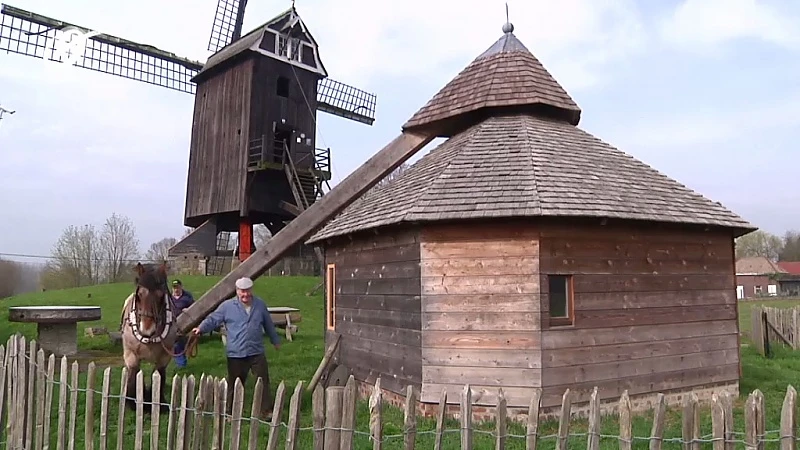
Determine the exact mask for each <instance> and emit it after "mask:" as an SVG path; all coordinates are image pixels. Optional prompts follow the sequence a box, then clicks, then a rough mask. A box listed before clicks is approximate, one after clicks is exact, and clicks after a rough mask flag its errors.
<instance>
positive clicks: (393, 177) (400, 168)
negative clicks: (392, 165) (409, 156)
mask: <svg viewBox="0 0 800 450" xmlns="http://www.w3.org/2000/svg"><path fill="white" fill-rule="evenodd" d="M409 167H410V166H409V165H408V163H403V164H400V165H399V166H398V167H397V168H396V169H394V170H393V171H392V172H391V173H389V175H386V176H385V177H383V179H382V180H381V181H379V182H378V184H376V185H375V187H378V186H385V185H387V184H389V183H391V182H392V181H394V180H396V179H397V178H399V177H400V176H401V175H403V173H405V171H406V170H408V168H409Z"/></svg>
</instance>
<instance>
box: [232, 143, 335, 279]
mask: <svg viewBox="0 0 800 450" xmlns="http://www.w3.org/2000/svg"><path fill="white" fill-rule="evenodd" d="M265 141H266V137H265V136H261V137H259V138H257V139H253V140H251V141H250V143H249V146H248V155H247V170H248V171H249V172H255V171H258V170H264V169H276V170H282V171H283V172H284V174H285V175H286V180H287V181H288V183H289V188H290V189H291V191H292V197H294V204H289V203H287V202H284V203H283V204H282V205H281V206H282V207H283V208H284V209H285V210H287V211H290V212H292V213H293V214H294V215H295V216H299V215H300V214H301V213H302V212H303V211H305V210H306V209H308V207H309V206H311V205H312V204H314V203H315V202H316V201H317V200H319V199H320V198H322V196H323V195H325V193H326V192H328V191H330V189H331V187H330V184H329V182H328V180H329V179H330V173H331V152H330V149H323V148H317V149H314V153H313V154H309V155H307V156H303V157H301V158H300V159H295V157H293V156H292V154H291V153H290V151H289V147H288V145H287V143H286V141H284V140H281V139H275V140H274V141H273V142H272V145H267V143H266V142H265ZM308 158H311V159H313V161H311V164H308V161H306V159H308ZM314 253H315V254H316V256H317V259H318V260H319V263H320V265H322V264H323V261H324V259H323V256H322V251H321V250H320V249H319V248H314Z"/></svg>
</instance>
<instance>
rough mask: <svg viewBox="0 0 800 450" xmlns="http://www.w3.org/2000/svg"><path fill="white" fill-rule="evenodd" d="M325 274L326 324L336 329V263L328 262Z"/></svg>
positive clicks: (331, 328) (330, 328) (329, 327)
mask: <svg viewBox="0 0 800 450" xmlns="http://www.w3.org/2000/svg"><path fill="white" fill-rule="evenodd" d="M327 269H328V270H327V273H326V276H325V283H326V284H325V303H326V308H325V309H326V312H327V316H326V325H327V327H328V329H329V330H335V329H336V264H328V266H327Z"/></svg>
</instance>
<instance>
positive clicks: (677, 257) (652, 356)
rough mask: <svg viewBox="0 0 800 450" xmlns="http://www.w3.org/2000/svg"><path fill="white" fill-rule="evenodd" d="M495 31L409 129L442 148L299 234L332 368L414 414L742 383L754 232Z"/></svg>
mask: <svg viewBox="0 0 800 450" xmlns="http://www.w3.org/2000/svg"><path fill="white" fill-rule="evenodd" d="M503 31H504V34H503V36H502V37H501V38H500V39H499V40H498V41H497V42H496V43H495V44H493V45H492V46H491V47H490V48H489V49H488V50H486V51H485V52H484V53H483V54H481V55H480V56H479V57H478V58H476V59H475V60H474V61H473V62H472V63H471V64H469V65H468V66H467V67H466V68H465V69H464V70H463V71H462V72H461V73H459V74H458V75H457V76H456V77H455V78H454V79H453V80H452V81H450V82H449V83H448V84H447V85H446V86H445V87H444V88H443V89H442V90H441V91H440V92H439V93H437V94H436V95H435V96H434V97H433V98H432V99H431V100H430V101H429V102H428V103H427V104H426V105H425V106H424V107H422V108H421V109H420V110H419V111H418V112H417V113H416V114H414V116H413V117H412V118H411V119H410V120H409V121H408V122H407V123H406V124H405V125H404V128H405V129H406V130H423V129H424V130H426V131H430V132H435V133H436V135H438V136H441V137H445V138H448V139H447V140H446V141H445V142H444V143H443V144H441V145H440V146H438V147H437V148H435V149H433V150H432V151H430V153H428V154H427V155H425V156H424V157H422V158H421V159H420V160H419V161H418V162H417V163H415V164H414V165H412V166H411V167H409V168H408V169H407V170H406V171H405V172H404V173H403V174H402V175H401V176H400V177H398V178H396V179H395V180H393V181H392V182H391V183H388V184H387V185H385V186H382V187H380V188H376V189H375V190H374V191H372V192H370V193H369V195H367V196H364V197H362V198H360V199H358V200H357V201H355V202H354V203H353V204H351V205H350V206H349V207H348V208H346V209H345V210H344V211H343V212H342V213H341V214H339V215H338V216H336V217H335V218H334V219H333V220H331V221H330V222H329V223H327V224H326V225H325V227H323V228H322V229H321V230H319V231H318V232H317V233H316V234H314V235H313V236H312V237H311V239H310V240H309V243H313V244H314V245H318V246H320V247H321V248H323V250H324V255H325V263H326V293H325V297H326V327H327V335H326V338H327V340H328V342H329V343H330V342H331V338H333V337H335V336H336V335H337V334H338V335H341V341H340V344H339V351H338V355H337V356H336V362H337V363H338V364H340V365H344V366H346V367H347V368H348V369H349V370H350V371H351V373H352V374H353V375H354V376H355V378H356V379H357V380H359V381H360V382H362V388H364V387H366V386H367V385H370V384H373V383H374V382H375V379H376V377H379V376H380V377H381V386H382V387H383V388H384V389H385V392H386V394H387V395H388V396H390V397H391V396H392V395H396V394H403V393H404V392H405V388H406V386H408V385H411V386H414V387H415V388H417V389H419V391H421V395H420V402H421V405H420V407H421V409H422V410H423V412H425V411H426V409H427V406H426V405H431V406H432V408H433V410H435V409H436V404H438V402H439V399H440V396H441V392H442V390H447V392H448V396H449V397H448V398H449V403H451V404H457V403H458V401H459V398H460V392H461V389H462V387H463V385H464V384H467V383H468V384H470V385H471V387H472V389H473V399H474V401H475V403H476V404H478V405H489V406H493V405H495V402H496V398H497V393H498V389H499V388H501V387H502V389H503V391H504V393H505V395H506V398H507V401H508V406H509V407H511V408H521V410H526V408H527V406H528V404H529V402H530V397H531V394H532V389H533V388H542V392H543V397H542V407H543V408H552V407H558V405H560V402H561V397H562V394H563V393H564V390H565V389H567V388H569V389H571V390H572V391H573V392H574V393H575V394H577V397H574V402H575V403H581V402H586V401H588V398H589V394H590V390H591V389H592V387H593V386H597V387H598V388H599V393H600V396H601V398H602V399H603V400H609V401H616V400H617V399H618V398H619V396H620V395H621V393H622V392H623V390H626V389H627V390H628V392H629V395H630V396H631V398H632V400H633V402H634V407H636V405H637V402H641V401H646V400H647V399H648V396H652V395H653V394H654V393H656V392H663V393H665V394H667V398H668V401H675V400H676V399H677V398H679V397H680V394H681V393H684V392H687V391H695V392H698V393H699V395H700V397H701V398H703V397H704V396H706V395H708V394H709V393H710V392H713V391H714V390H728V391H733V392H738V380H739V374H740V363H739V342H738V341H739V335H738V322H737V315H738V314H737V309H736V306H737V305H736V290H735V276H734V273H735V267H734V266H735V257H734V241H733V240H734V238H735V237H737V236H739V235H742V234H745V233H746V232H749V231H752V230H753V229H754V228H753V227H752V226H751V225H750V224H749V223H747V222H746V221H745V220H743V219H741V218H740V217H738V216H737V215H736V214H734V213H732V212H730V211H729V210H727V209H726V208H724V207H723V206H722V205H721V204H719V203H717V202H715V201H711V200H709V199H707V198H705V197H703V196H701V195H700V194H698V193H695V192H693V191H691V190H690V189H688V188H686V187H685V186H683V185H681V184H680V183H678V182H676V181H674V180H672V179H670V178H668V177H667V176H665V175H663V174H661V173H659V172H658V171H656V170H655V169H653V168H651V167H649V166H647V165H645V164H644V163H642V162H639V161H637V160H636V159H634V158H633V157H631V156H629V155H627V154H626V153H623V152H622V151H620V150H618V149H616V148H614V147H612V146H611V145H609V144H607V143H605V142H603V141H601V140H600V139H598V138H596V137H594V136H592V135H591V134H589V133H587V132H585V131H583V130H581V129H580V128H578V127H577V125H578V122H579V119H580V114H581V110H580V109H579V107H578V106H577V105H576V103H575V102H574V101H573V100H572V98H570V96H569V95H568V94H567V93H566V91H565V90H564V89H563V88H562V87H561V86H560V85H559V84H558V82H556V80H554V79H553V78H552V77H551V76H550V74H549V73H548V72H547V70H545V68H544V67H543V66H542V64H541V63H540V62H539V61H538V60H537V58H536V57H534V56H533V55H532V54H531V53H530V52H529V51H528V49H526V48H525V46H524V45H523V44H522V43H521V42H520V41H519V40H518V39H517V38H516V37H515V36H514V34H513V26H511V24H506V25H505V26H504V27H503ZM651 398H652V397H651Z"/></svg>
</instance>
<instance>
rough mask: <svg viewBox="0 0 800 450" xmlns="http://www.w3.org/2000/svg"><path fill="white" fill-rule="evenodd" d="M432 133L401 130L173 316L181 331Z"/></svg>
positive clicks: (309, 231)
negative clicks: (242, 280)
mask: <svg viewBox="0 0 800 450" xmlns="http://www.w3.org/2000/svg"><path fill="white" fill-rule="evenodd" d="M434 137H435V136H434V135H430V134H416V133H409V132H404V133H402V134H401V135H400V136H398V137H397V138H395V139H394V140H393V141H392V142H390V143H389V144H388V145H387V146H385V147H384V148H383V149H381V150H380V151H379V152H378V153H376V154H375V155H374V156H373V157H372V158H370V159H368V160H367V162H365V163H364V164H363V165H362V166H361V167H359V168H358V169H356V170H354V171H353V172H352V173H351V174H350V175H349V176H348V177H347V178H345V179H344V180H342V182H341V183H338V184H337V185H336V186H335V187H334V188H333V189H331V191H330V192H328V194H327V195H325V196H323V197H322V198H321V199H319V200H317V201H316V202H314V204H312V205H311V206H310V207H309V208H308V209H306V210H305V211H303V213H302V214H300V215H299V216H297V217H296V218H295V219H294V220H292V221H291V222H289V224H288V225H286V227H285V228H283V229H282V230H281V231H279V232H278V233H276V234H275V236H273V237H272V239H270V240H269V241H268V242H267V243H266V245H264V246H263V247H262V248H259V249H258V250H256V251H255V252H254V253H253V254H252V255H251V256H250V258H248V259H247V260H245V261H243V262H242V263H241V264H240V265H239V266H238V267H237V268H235V269H233V270H232V271H230V273H228V274H227V275H226V276H225V277H223V278H222V280H220V281H219V282H218V283H217V284H216V285H214V286H213V287H212V288H211V289H209V290H208V291H207V292H206V293H205V294H203V296H202V297H200V298H198V299H197V301H196V302H195V303H194V304H192V305H191V306H189V307H188V308H186V309H184V310H183V312H182V313H181V315H180V316H178V318H177V320H176V325H177V327H178V330H179V331H180V332H181V333H186V332H188V331H189V330H191V329H192V328H193V327H195V326H196V325H197V324H198V323H200V321H201V320H203V318H205V317H206V315H208V314H210V313H211V311H213V310H214V309H216V307H217V306H219V304H220V303H222V302H223V301H225V299H227V298H230V297H231V296H232V295H233V294H234V292H236V287H235V285H234V283H235V282H236V280H237V279H238V278H241V277H250V278H258V277H259V276H260V275H261V274H263V273H264V272H266V271H267V270H269V268H270V267H272V266H273V265H274V264H275V263H276V262H278V261H279V260H280V259H281V258H282V257H283V255H284V254H285V253H286V252H288V251H289V250H290V249H291V248H292V247H294V246H295V245H297V244H298V243H299V242H301V241H303V240H304V239H305V238H307V237H308V236H310V235H311V234H312V233H314V231H316V230H318V229H319V228H320V227H322V226H323V225H324V224H325V222H327V221H328V220H330V219H331V218H333V217H334V216H335V215H336V214H338V213H340V212H341V211H342V210H343V209H344V208H346V207H347V206H349V205H350V204H351V203H353V202H354V201H355V200H356V199H358V198H359V197H360V196H361V195H362V194H364V193H365V192H367V190H369V189H370V188H372V187H373V186H375V184H377V183H378V182H379V181H380V180H381V179H383V178H384V177H385V176H386V175H388V174H389V173H391V172H392V171H393V170H394V169H396V168H397V167H398V166H399V165H400V164H402V163H403V162H405V161H406V160H407V159H408V158H410V157H412V156H414V154H415V153H417V152H418V151H419V150H420V149H422V148H423V147H425V145H427V144H428V143H429V142H430V141H432V140H433V139H434Z"/></svg>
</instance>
